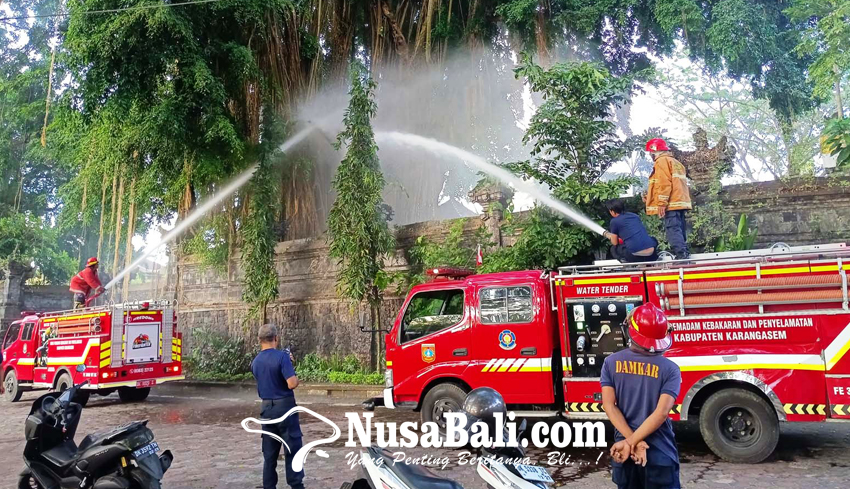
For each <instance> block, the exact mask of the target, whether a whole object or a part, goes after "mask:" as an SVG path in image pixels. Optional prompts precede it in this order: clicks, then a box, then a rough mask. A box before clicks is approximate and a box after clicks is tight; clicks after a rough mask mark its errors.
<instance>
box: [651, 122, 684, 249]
mask: <svg viewBox="0 0 850 489" xmlns="http://www.w3.org/2000/svg"><path fill="white" fill-rule="evenodd" d="M646 151H648V152H649V153H650V154H651V155H652V159H653V160H654V161H655V165H654V166H653V167H652V173H651V174H650V175H649V187H647V189H646V198H645V199H644V200H645V201H646V214H647V215H648V216H654V215H657V216H658V217H660V218H661V219H662V220H663V221H664V230H665V231H666V233H667V243H668V244H669V245H670V249H671V251H673V254H674V255H676V258H678V259H680V260H684V259H686V258H688V257H689V256H690V252H689V251H688V242H687V236H686V234H685V211H689V210H691V209H692V206H691V194H690V191H689V190H688V177H687V174H686V172H685V166H684V165H683V164H682V163H681V162H680V161H679V160H677V159H676V158H673V153H671V152H670V148H668V147H667V143H666V142H665V141H664V140H663V139H661V138H655V139H650V140H649V141H647V142H646Z"/></svg>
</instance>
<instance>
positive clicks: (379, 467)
mask: <svg viewBox="0 0 850 489" xmlns="http://www.w3.org/2000/svg"><path fill="white" fill-rule="evenodd" d="M360 465H361V466H362V467H363V474H364V477H362V478H360V479H357V480H356V481H354V482H346V483H344V484H343V485H342V487H341V488H340V489H425V488H427V489H463V486H462V485H460V484H458V483H457V482H455V481H453V480H450V479H446V478H443V477H440V476H438V475H437V474H435V473H433V472H431V471H430V470H428V469H427V468H425V467H423V466H421V465H413V464H407V463H404V462H401V461H399V462H395V461H394V460H393V454H392V453H391V452H390V451H389V450H386V449H384V448H378V447H369V448H367V449H366V450H365V451H363V452H360Z"/></svg>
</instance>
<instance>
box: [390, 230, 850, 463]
mask: <svg viewBox="0 0 850 489" xmlns="http://www.w3.org/2000/svg"><path fill="white" fill-rule="evenodd" d="M847 270H850V249H848V248H846V247H845V245H844V244H843V243H842V244H835V245H815V246H808V247H797V248H789V247H787V246H783V247H781V248H775V249H772V250H752V251H747V252H730V253H716V254H704V255H696V256H694V257H693V260H692V261H687V262H679V261H661V262H655V263H644V264H619V263H617V262H614V263H613V264H611V263H604V264H597V265H593V266H581V267H579V266H577V267H568V268H561V269H560V270H559V271H558V272H554V273H550V272H542V271H539V270H537V271H524V272H506V273H494V274H486V275H473V274H472V272H470V271H464V270H449V269H442V270H441V269H436V270H432V271H431V273H430V275H432V276H433V277H434V280H433V281H431V282H429V283H426V284H423V285H419V286H416V287H414V288H413V289H412V290H411V291H410V293H409V294H408V297H407V299H406V300H405V302H404V305H403V307H402V309H401V311H400V312H399V313H398V316H397V318H396V320H395V323H394V325H393V327H392V329H391V331H390V332H389V334H388V335H387V337H386V349H387V370H386V389H385V390H384V396H383V399H382V400H380V402H377V404H383V405H384V406H385V407H388V408H410V409H415V410H419V411H420V413H421V418H422V421H435V422H437V423H438V424H439V423H444V421H443V416H442V414H443V413H445V412H447V411H456V410H458V409H459V408H460V406H461V405H462V403H463V400H464V397H465V395H466V392H468V391H469V390H470V389H474V388H476V387H482V386H488V387H492V388H494V389H496V390H498V391H499V392H500V393H501V394H502V396H504V398H505V401H506V402H507V403H508V405H509V406H510V407H511V408H512V409H513V410H514V411H516V412H518V415H520V416H526V417H532V416H538V417H549V416H564V417H567V418H579V419H605V413H604V411H603V409H602V392H601V390H602V389H601V386H600V384H599V376H600V372H601V368H602V363H603V362H604V361H605V358H606V357H608V356H609V355H611V354H612V353H614V352H616V351H618V350H620V349H623V348H626V347H627V346H628V340H627V336H626V333H625V332H624V330H623V328H622V327H621V325H622V323H623V321H624V320H625V318H626V315H627V314H628V313H629V312H630V311H631V310H632V309H634V308H635V307H637V306H638V305H640V304H643V303H646V302H652V303H654V304H655V305H657V306H659V307H661V308H662V309H663V310H665V311H666V313H667V316H668V319H669V320H670V323H671V325H672V327H673V328H674V332H673V338H674V341H673V348H672V349H671V350H669V351H668V352H667V353H666V356H667V357H668V358H670V359H671V360H672V361H674V362H675V363H677V364H678V365H679V368H680V369H681V371H682V387H681V393H680V395H679V398H678V399H677V400H676V404H675V406H674V408H673V410H672V412H671V413H670V416H671V418H672V419H673V420H676V421H678V420H688V419H697V420H698V421H699V425H700V431H701V433H702V436H703V438H704V440H705V441H706V444H707V445H708V446H709V448H711V450H712V451H714V452H715V453H716V454H717V455H718V456H720V457H722V458H724V459H726V460H731V461H737V462H749V463H755V462H759V461H762V460H764V459H765V458H767V457H768V456H769V455H770V454H771V453H772V452H773V450H774V448H775V447H776V444H777V442H778V439H779V423H780V422H797V421H815V422H819V421H834V420H848V419H850V354H848V350H850V307H848V286H847Z"/></svg>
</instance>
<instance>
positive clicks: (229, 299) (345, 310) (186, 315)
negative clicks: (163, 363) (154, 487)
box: [131, 217, 483, 359]
mask: <svg viewBox="0 0 850 489" xmlns="http://www.w3.org/2000/svg"><path fill="white" fill-rule="evenodd" d="M453 223H454V221H440V222H425V223H419V224H411V225H407V226H403V227H400V228H398V229H397V232H396V240H397V243H398V249H397V250H396V252H395V253H394V254H393V256H392V257H390V259H389V260H388V261H387V264H386V265H387V267H386V268H387V271H388V272H390V273H392V272H399V271H403V270H406V269H407V268H408V262H407V257H406V251H407V250H408V249H409V248H410V247H411V246H412V245H413V243H414V241H415V240H416V238H417V237H419V236H428V237H429V238H430V239H432V240H434V241H440V240H442V239H443V238H444V237H445V236H446V235H447V234H448V231H449V229H450V227H451V225H452V224H453ZM482 225H483V224H482V221H481V219H480V218H477V217H476V218H470V219H469V220H467V221H466V222H465V223H464V229H465V234H467V235H469V236H472V235H473V234H474V233H475V231H476V230H477V229H478V228H479V227H481V226H482ZM275 251H276V253H277V255H276V258H275V267H276V269H277V272H278V278H279V283H280V286H279V290H280V294H279V298H278V300H277V301H275V302H273V303H271V304H269V306H268V309H267V313H268V320H269V321H271V322H274V323H277V324H279V325H281V326H282V327H283V338H282V342H283V343H284V344H287V345H291V346H292V348H293V349H294V351H295V352H296V353H298V354H300V355H303V354H304V353H309V352H316V353H318V354H320V355H330V354H333V353H341V354H348V353H354V354H357V355H358V356H360V357H362V358H364V359H365V358H366V357H367V356H368V353H369V333H364V332H361V331H360V327H361V326H363V327H366V328H368V327H369V310H368V307H365V306H363V307H360V308H356V307H352V305H351V304H350V303H349V302H347V301H344V300H341V299H340V298H339V297H338V296H337V294H336V289H335V283H336V272H337V270H338V265H337V263H336V261H335V260H333V259H331V258H330V257H329V256H328V243H327V240H326V239H325V238H324V237H320V238H314V239H301V240H295V241H287V242H282V243H278V245H277V246H276V248H275ZM175 275H176V274H175ZM179 275H180V279H179V283H178V284H176V287H175V289H176V290H175V291H174V292H173V293H174V294H176V297H177V300H178V302H179V322H180V327H181V328H182V331H183V332H184V335H186V337H187V338H186V342H185V343H187V344H188V346H189V348H191V343H192V341H191V331H192V329H194V328H201V327H203V328H213V329H215V330H218V331H227V332H229V333H231V334H240V335H246V336H248V337H251V338H252V334H253V329H252V328H254V327H255V326H256V323H252V324H250V325H246V324H245V323H244V319H245V316H246V313H247V309H248V308H247V306H246V305H245V304H244V303H243V301H242V300H241V296H242V278H243V273H242V270H241V269H240V268H239V266H238V263H237V262H234V263H232V264H231V267H230V271H229V272H227V273H224V274H219V273H218V272H216V271H214V270H212V269H210V268H205V267H203V266H201V265H199V264H198V263H197V262H195V261H193V260H192V259H191V257H187V258H184V259H182V260H181V261H180V274H179ZM131 295H133V296H136V295H138V292H137V291H136V292H134V293H133V294H131ZM403 300H404V297H403V296H400V295H397V294H395V292H394V291H392V290H391V291H388V292H387V294H386V295H385V300H384V303H383V307H382V311H381V322H382V324H383V325H384V326H386V327H389V326H390V325H391V324H392V322H393V321H394V320H395V316H396V314H397V313H398V309H399V308H400V306H401V304H402V302H403Z"/></svg>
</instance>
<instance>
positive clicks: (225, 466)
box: [0, 385, 850, 489]
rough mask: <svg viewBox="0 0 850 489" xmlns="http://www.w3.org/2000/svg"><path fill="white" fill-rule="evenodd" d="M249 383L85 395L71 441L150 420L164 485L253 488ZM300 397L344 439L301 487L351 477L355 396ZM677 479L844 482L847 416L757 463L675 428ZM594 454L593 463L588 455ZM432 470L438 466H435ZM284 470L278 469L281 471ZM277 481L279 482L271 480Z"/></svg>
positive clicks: (5, 418) (593, 468) (4, 461)
mask: <svg viewBox="0 0 850 489" xmlns="http://www.w3.org/2000/svg"><path fill="white" fill-rule="evenodd" d="M254 396H255V395H254V393H253V392H251V391H250V390H246V389H241V390H225V389H220V388H219V389H215V388H204V389H199V388H188V387H182V386H167V385H166V386H160V387H158V388H156V389H155V390H154V392H153V393H152V395H151V397H150V398H149V399H148V400H147V401H146V402H144V403H140V404H129V405H128V404H121V403H120V402H119V401H118V399H117V397H115V396H114V395H113V396H110V397H108V398H98V397H93V398H92V400H91V402H90V403H89V406H88V407H87V408H86V409H85V410H84V412H83V419H82V422H81V424H80V428H79V431H78V440H79V439H81V438H82V437H83V436H84V435H85V434H87V433H89V432H91V431H95V430H98V429H103V428H104V427H107V426H109V425H115V424H121V423H124V422H127V421H131V420H135V419H149V420H150V424H149V426H150V427H151V428H152V429H153V430H154V432H155V434H156V437H157V441H158V443H159V445H160V446H161V447H162V448H163V449H170V450H171V451H172V452H173V453H174V454H175V462H174V465H173V466H172V467H171V469H170V470H169V472H168V473H167V474H166V476H165V479H164V480H163V487H164V488H166V489H184V488H186V489H188V488H192V489H218V488H250V489H253V488H256V487H260V486H261V468H262V459H261V454H260V440H259V436H258V435H254V434H249V433H246V432H245V431H243V430H242V428H241V427H240V425H239V423H240V421H241V420H242V419H243V418H245V417H248V416H257V414H258V410H259V404H258V402H256V400H255V397H254ZM35 397H37V396H36V394H35V393H28V394H25V395H24V398H23V400H22V401H21V402H19V403H16V404H9V403H7V402H4V401H0V468H2V477H0V489H14V488H15V487H16V480H17V479H16V475H17V473H18V472H19V470H20V469H21V468H22V467H23V462H22V460H21V453H22V451H23V445H24V439H23V421H24V418H25V416H26V414H27V413H28V411H29V408H30V403H31V402H32V400H33V399H35ZM299 403H300V404H302V405H304V406H306V407H309V408H310V409H313V410H315V411H317V412H319V413H321V414H323V415H325V416H327V417H328V418H330V419H331V420H333V421H334V422H336V423H337V424H338V425H339V426H340V427H341V428H342V429H343V438H341V439H340V440H337V442H335V443H334V444H332V445H328V446H324V447H322V448H323V449H324V450H325V451H327V452H328V454H329V458H327V459H325V458H321V457H318V456H317V455H316V453H315V452H313V453H311V454H310V455H309V456H308V458H307V462H306V472H307V478H306V481H305V482H306V485H307V487H308V488H309V489H314V488H315V489H318V488H322V489H325V488H327V489H337V488H339V487H340V485H341V484H342V483H343V482H345V481H347V480H352V479H354V478H356V477H359V474H360V470H359V469H354V470H351V469H349V467H348V466H347V464H346V455H347V454H349V453H351V452H352V451H353V449H351V448H345V447H344V446H343V444H344V441H345V439H347V425H346V422H345V417H344V416H345V412H346V411H358V410H359V405H358V402H357V399H354V398H351V399H342V398H327V397H317V396H300V397H299ZM375 415H376V420H390V421H396V422H402V421H416V420H418V415H416V414H414V413H409V412H392V411H387V410H383V409H379V410H378V411H377V412H376V413H375ZM301 420H302V430H303V431H304V436H305V441H310V440H316V439H319V438H323V437H327V436H329V435H330V429H329V428H327V425H325V424H324V423H322V422H320V421H318V420H315V419H313V418H312V417H309V416H304V415H302V417H301ZM677 438H678V441H679V443H680V450H681V457H682V466H681V476H682V485H683V487H688V488H691V487H693V488H706V489H709V488H729V487H736V488H740V487H747V488H749V487H752V488H768V487H769V488H771V489H786V488H787V489H791V488H800V489H812V488H818V489H828V488H835V489H838V488H842V489H844V488H846V487H847V486H848V484H850V456H848V451H850V424H844V423H821V424H802V423H794V424H787V425H784V426H783V436H782V438H781V440H780V446H779V448H778V449H777V452H776V454H775V455H774V456H773V457H771V458H770V459H769V460H768V461H766V462H764V463H761V464H758V465H737V464H730V463H726V462H722V461H720V460H718V459H717V458H716V457H714V456H713V455H712V454H711V453H710V452H709V451H708V449H707V448H706V447H705V445H704V444H703V443H702V441H701V440H700V438H699V433H698V430H697V429H696V428H695V427H694V426H691V425H684V426H679V427H678V428H677ZM549 451H550V450H537V449H535V450H532V451H530V452H529V456H530V458H532V459H533V460H536V461H538V462H540V463H545V460H546V459H547V456H548V455H547V454H548V452H549ZM405 453H406V455H407V456H409V457H423V456H426V455H429V456H431V457H433V458H436V459H438V460H437V463H440V464H441V463H443V462H444V460H442V459H443V458H446V459H447V460H446V461H445V462H446V463H447V466H446V469H445V470H442V471H441V473H442V474H443V475H445V476H446V477H450V478H453V479H455V480H457V481H458V482H460V483H461V484H463V486H464V487H465V488H467V489H483V488H484V487H485V484H484V483H483V482H481V480H480V479H478V477H477V475H476V473H475V469H474V466H470V465H459V464H458V461H459V455H458V453H459V451H458V450H448V449H440V450H434V449H428V450H426V449H422V448H419V449H406V450H405ZM567 457H569V464H568V465H561V466H558V467H552V468H550V473H551V474H552V476H553V477H554V478H555V480H556V482H557V484H558V486H557V487H568V488H571V487H575V488H578V487H581V488H582V489H597V488H607V489H611V488H613V487H614V486H613V484H612V483H611V479H610V472H609V471H608V459H607V456H606V455H604V454H603V456H601V457H600V450H599V449H572V450H571V451H569V452H565V453H563V454H562V458H564V459H566V458H567ZM597 460H598V461H597ZM436 470H438V471H439V470H440V468H439V467H437V469H436ZM282 478H283V477H282ZM280 487H281V489H285V488H284V486H280Z"/></svg>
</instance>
